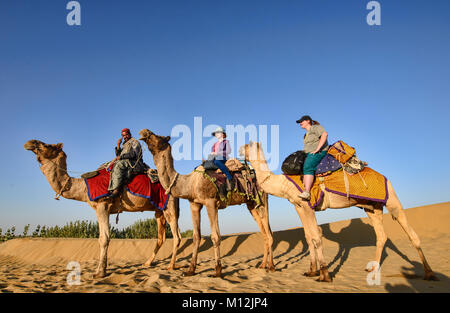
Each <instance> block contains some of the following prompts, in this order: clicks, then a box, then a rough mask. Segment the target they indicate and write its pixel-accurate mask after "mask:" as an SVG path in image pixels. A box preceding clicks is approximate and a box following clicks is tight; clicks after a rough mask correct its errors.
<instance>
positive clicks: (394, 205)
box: [386, 181, 439, 280]
mask: <svg viewBox="0 0 450 313" xmlns="http://www.w3.org/2000/svg"><path fill="white" fill-rule="evenodd" d="M387 184H388V195H389V198H388V200H387V202H386V209H387V210H388V211H389V212H390V213H391V215H392V217H393V218H394V219H395V220H397V222H398V223H399V224H400V226H401V227H402V228H403V230H404V231H405V232H406V234H407V235H408V238H409V240H410V241H411V243H412V244H413V246H414V247H415V248H416V249H417V252H418V253H419V257H420V259H421V260H422V264H423V267H424V270H425V277H424V279H425V280H439V279H438V278H437V277H436V276H435V275H434V273H433V270H432V269H431V267H430V265H429V264H428V262H427V260H426V258H425V255H424V254H423V251H422V248H421V247H420V239H419V236H417V234H416V232H415V231H414V230H413V229H412V227H411V226H410V225H409V224H408V220H407V219H406V215H405V212H404V211H403V206H402V204H401V203H400V200H399V199H398V197H397V195H396V194H395V191H394V188H393V187H392V185H391V182H390V181H388V182H387Z"/></svg>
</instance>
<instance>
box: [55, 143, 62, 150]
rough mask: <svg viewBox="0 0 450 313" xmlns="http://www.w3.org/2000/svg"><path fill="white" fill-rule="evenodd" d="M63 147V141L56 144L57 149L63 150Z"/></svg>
mask: <svg viewBox="0 0 450 313" xmlns="http://www.w3.org/2000/svg"><path fill="white" fill-rule="evenodd" d="M62 148H63V143H62V142H60V143H57V144H56V149H58V150H62Z"/></svg>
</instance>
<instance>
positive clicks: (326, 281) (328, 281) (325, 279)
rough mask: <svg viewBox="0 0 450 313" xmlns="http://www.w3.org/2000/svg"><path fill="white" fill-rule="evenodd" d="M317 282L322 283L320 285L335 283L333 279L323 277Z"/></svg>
mask: <svg viewBox="0 0 450 313" xmlns="http://www.w3.org/2000/svg"><path fill="white" fill-rule="evenodd" d="M316 281H318V282H320V283H331V282H333V280H332V279H331V277H329V276H328V277H321V278H319V279H316Z"/></svg>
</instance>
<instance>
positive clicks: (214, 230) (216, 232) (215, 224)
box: [206, 199, 222, 277]
mask: <svg viewBox="0 0 450 313" xmlns="http://www.w3.org/2000/svg"><path fill="white" fill-rule="evenodd" d="M206 211H207V212H208V217H209V224H210V226H211V240H212V242H213V246H214V256H215V259H216V267H215V269H216V274H215V277H221V276H222V263H221V262H220V229H219V214H218V213H219V212H218V209H217V207H216V200H215V199H212V200H210V201H208V202H207V203H206Z"/></svg>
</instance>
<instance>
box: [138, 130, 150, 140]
mask: <svg viewBox="0 0 450 313" xmlns="http://www.w3.org/2000/svg"><path fill="white" fill-rule="evenodd" d="M151 134H152V132H151V131H150V130H148V129H142V130H141V131H140V132H139V135H140V136H141V138H139V140H143V141H146V140H147V139H148V138H149V137H150V135H151Z"/></svg>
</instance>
